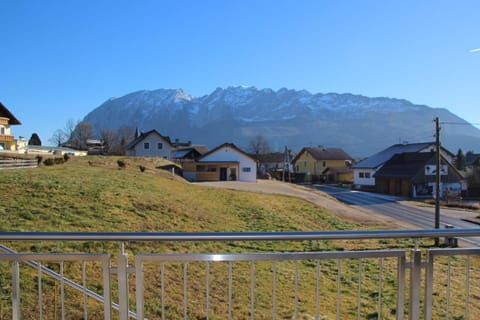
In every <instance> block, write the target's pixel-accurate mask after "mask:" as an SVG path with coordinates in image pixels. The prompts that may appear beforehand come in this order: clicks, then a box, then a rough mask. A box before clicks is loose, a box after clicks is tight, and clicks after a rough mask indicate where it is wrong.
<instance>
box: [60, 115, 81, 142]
mask: <svg viewBox="0 0 480 320" xmlns="http://www.w3.org/2000/svg"><path fill="white" fill-rule="evenodd" d="M79 123H80V121H77V122H75V120H73V119H68V120H67V123H66V124H65V129H63V133H64V134H65V140H67V141H70V140H72V138H73V132H74V131H75V128H76V127H77V125H78V124H79Z"/></svg>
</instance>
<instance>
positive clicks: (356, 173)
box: [353, 168, 377, 186]
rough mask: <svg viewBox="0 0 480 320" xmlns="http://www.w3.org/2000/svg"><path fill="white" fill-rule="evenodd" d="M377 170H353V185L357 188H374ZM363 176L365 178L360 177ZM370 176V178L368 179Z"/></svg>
mask: <svg viewBox="0 0 480 320" xmlns="http://www.w3.org/2000/svg"><path fill="white" fill-rule="evenodd" d="M375 172H377V171H376V170H375V169H369V168H358V169H353V184H354V185H357V186H359V185H360V186H374V185H375V178H374V177H373V176H374V174H375ZM361 175H363V177H360V176H361ZM366 176H368V178H367V177H366Z"/></svg>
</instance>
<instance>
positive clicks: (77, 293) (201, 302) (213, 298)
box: [0, 229, 480, 320]
mask: <svg viewBox="0 0 480 320" xmlns="http://www.w3.org/2000/svg"><path fill="white" fill-rule="evenodd" d="M478 236H480V229H463V230H460V229H446V230H391V231H334V232H266V233H28V232H27V233H21V232H19V233H16V232H13V233H9V232H7V233H5V232H4V233H0V240H1V241H2V242H8V243H9V244H10V245H12V246H15V245H18V244H20V243H30V242H34V243H35V244H38V243H42V242H43V243H53V244H55V246H56V247H57V250H58V248H60V249H61V250H62V251H64V252H61V253H49V252H43V253H38V252H35V253H31V252H29V253H25V252H22V253H17V252H15V251H13V250H12V249H10V248H7V247H5V246H3V247H1V248H0V250H2V251H3V252H4V253H3V254H0V289H1V295H0V298H1V301H0V303H1V304H0V305H1V308H0V319H3V318H11V319H20V318H22V317H24V318H35V319H43V318H45V319H80V318H82V319H121V320H127V319H129V318H133V319H405V318H408V319H423V318H425V319H478V318H479V316H480V306H479V305H480V304H479V300H480V286H478V283H480V260H479V259H480V249H479V248H431V247H429V246H426V247H424V246H422V245H421V243H420V242H419V241H416V240H415V241H414V245H413V247H411V248H403V249H398V248H395V249H376V248H373V249H367V250H358V251H341V250H340V251H317V250H315V251H301V252H300V251H295V252H275V251H272V252H232V253H224V252H223V253H220V252H219V253H211V252H209V253H198V252H182V253H163V252H153V253H152V252H150V253H141V252H139V250H140V249H141V248H142V244H146V243H159V244H163V243H167V242H168V243H173V244H175V245H181V244H184V243H195V244H197V243H203V242H205V241H209V242H215V243H217V242H218V243H219V244H220V243H234V242H242V243H245V242H246V241H248V242H249V243H250V242H252V241H253V242H254V243H270V242H277V241H295V242H298V241H307V242H308V241H320V242H322V241H349V240H353V241H358V242H359V241H363V240H372V239H375V240H379V241H380V242H385V241H387V240H392V239H418V240H420V239H425V238H439V237H445V238H446V239H451V238H455V237H459V238H466V237H478ZM78 241H80V242H82V243H98V242H100V243H107V242H108V243H110V242H111V243H120V244H121V247H120V248H119V251H120V252H119V253H118V254H116V255H115V253H114V252H108V253H105V252H95V253H89V252H74V253H72V252H71V251H72V250H73V249H72V248H70V247H69V246H68V244H69V243H70V244H71V243H73V242H78ZM127 243H129V244H131V243H140V246H139V247H138V248H136V249H135V252H134V253H132V257H131V260H130V261H132V262H133V263H132V264H129V257H128V254H127V253H126V252H125V247H124V245H125V244H127ZM397 245H399V244H397ZM32 247H33V246H32ZM86 247H88V246H85V248H86ZM92 247H94V246H93V245H92ZM74 248H78V247H74ZM110 248H111V247H110ZM156 248H162V247H161V246H157V247H156ZM222 248H223V249H224V250H225V248H228V247H222ZM170 249H172V248H170ZM174 249H175V250H178V251H189V250H185V249H186V248H185V247H175V248H174ZM235 249H236V250H238V248H237V247H235ZM175 250H173V251H175ZM191 251H194V250H191ZM242 251H244V250H242ZM263 251H264V250H263ZM114 300H115V301H117V302H118V303H116V302H113V301H114Z"/></svg>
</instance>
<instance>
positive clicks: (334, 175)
mask: <svg viewBox="0 0 480 320" xmlns="http://www.w3.org/2000/svg"><path fill="white" fill-rule="evenodd" d="M292 162H293V166H294V168H295V174H296V175H298V176H300V177H302V176H303V177H304V180H308V179H309V178H311V179H312V180H316V181H320V182H329V183H336V182H347V183H348V182H350V183H351V182H353V171H352V163H353V158H352V157H351V156H350V155H348V154H347V153H346V152H345V151H344V150H343V149H340V148H324V147H317V148H303V149H302V150H301V151H300V152H299V153H298V154H297V156H296V157H295V158H294V159H293V161H292ZM300 179H301V178H300Z"/></svg>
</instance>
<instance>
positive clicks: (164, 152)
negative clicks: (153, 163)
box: [132, 134, 172, 159]
mask: <svg viewBox="0 0 480 320" xmlns="http://www.w3.org/2000/svg"><path fill="white" fill-rule="evenodd" d="M159 142H160V143H162V149H158V143H159ZM145 143H148V144H149V146H150V148H149V149H145ZM134 149H135V152H134V154H132V155H134V156H137V157H160V158H165V159H170V158H171V153H172V149H171V147H170V145H169V143H168V142H167V141H165V139H162V138H161V137H159V136H158V135H156V134H151V135H148V136H147V137H145V138H144V139H143V140H142V141H140V142H139V143H138V144H137V145H136V146H135V147H134Z"/></svg>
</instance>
